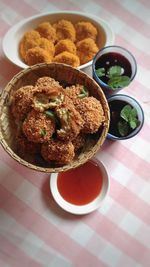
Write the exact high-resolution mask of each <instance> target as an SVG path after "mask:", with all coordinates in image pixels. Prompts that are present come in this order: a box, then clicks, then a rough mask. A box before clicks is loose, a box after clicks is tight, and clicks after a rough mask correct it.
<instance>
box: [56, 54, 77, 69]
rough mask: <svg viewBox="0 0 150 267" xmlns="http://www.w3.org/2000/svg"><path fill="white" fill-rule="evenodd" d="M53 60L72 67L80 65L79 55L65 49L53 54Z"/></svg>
mask: <svg viewBox="0 0 150 267" xmlns="http://www.w3.org/2000/svg"><path fill="white" fill-rule="evenodd" d="M53 62H58V63H64V64H67V65H70V66H72V67H78V66H79V65H80V60H79V57H78V56H76V55H74V54H72V53H70V52H66V51H65V52H62V53H60V54H58V55H57V56H55V57H54V58H53Z"/></svg>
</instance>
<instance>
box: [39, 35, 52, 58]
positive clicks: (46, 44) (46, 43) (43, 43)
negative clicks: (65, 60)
mask: <svg viewBox="0 0 150 267" xmlns="http://www.w3.org/2000/svg"><path fill="white" fill-rule="evenodd" d="M38 46H39V47H40V48H43V49H44V50H46V51H47V52H48V53H49V55H50V56H52V57H53V56H54V54H55V46H54V44H53V42H52V41H50V40H48V39H46V38H44V37H42V38H40V40H39V45H38Z"/></svg>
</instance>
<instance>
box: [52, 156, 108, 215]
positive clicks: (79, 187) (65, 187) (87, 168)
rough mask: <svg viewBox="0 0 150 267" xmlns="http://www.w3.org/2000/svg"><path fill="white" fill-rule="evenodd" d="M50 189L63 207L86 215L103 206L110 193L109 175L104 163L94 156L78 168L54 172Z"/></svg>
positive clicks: (73, 212)
mask: <svg viewBox="0 0 150 267" xmlns="http://www.w3.org/2000/svg"><path fill="white" fill-rule="evenodd" d="M50 189H51V193H52V196H53V198H54V200H55V201H56V203H57V204H58V205H59V206H60V207H61V208H62V209H64V210H65V211H67V212H69V213H72V214H76V215H84V214H88V213H91V212H93V211H95V210H96V209H98V208H100V207H101V205H102V203H103V201H104V199H105V198H106V196H107V194H108V190H109V176H108V173H107V170H106V168H105V166H104V164H103V163H102V162H101V161H99V160H98V159H96V158H94V159H91V160H89V161H88V162H86V163H85V164H84V165H81V166H80V167H78V168H76V169H72V170H69V171H67V172H63V173H52V174H51V176H50Z"/></svg>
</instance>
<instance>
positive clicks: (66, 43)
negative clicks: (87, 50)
mask: <svg viewBox="0 0 150 267" xmlns="http://www.w3.org/2000/svg"><path fill="white" fill-rule="evenodd" d="M64 51H67V52H70V53H72V54H76V46H75V44H74V43H73V42H72V41H71V40H70V39H64V40H60V41H59V42H58V43H57V44H56V46H55V55H57V54H60V53H61V52H64Z"/></svg>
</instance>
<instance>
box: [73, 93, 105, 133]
mask: <svg viewBox="0 0 150 267" xmlns="http://www.w3.org/2000/svg"><path fill="white" fill-rule="evenodd" d="M76 109H77V110H78V112H79V113H80V115H81V117H82V119H83V120H84V125H83V128H82V132H83V133H95V132H97V130H98V129H99V127H100V126H101V124H102V123H103V122H104V120H105V117H104V111H103V108H102V105H101V103H100V102H99V101H98V100H97V99H96V98H94V97H93V96H90V97H85V98H83V99H81V100H80V102H79V103H78V104H77V105H76Z"/></svg>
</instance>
